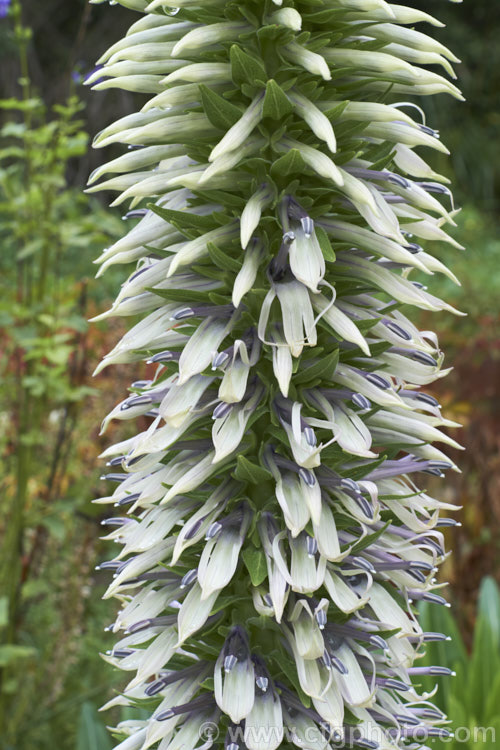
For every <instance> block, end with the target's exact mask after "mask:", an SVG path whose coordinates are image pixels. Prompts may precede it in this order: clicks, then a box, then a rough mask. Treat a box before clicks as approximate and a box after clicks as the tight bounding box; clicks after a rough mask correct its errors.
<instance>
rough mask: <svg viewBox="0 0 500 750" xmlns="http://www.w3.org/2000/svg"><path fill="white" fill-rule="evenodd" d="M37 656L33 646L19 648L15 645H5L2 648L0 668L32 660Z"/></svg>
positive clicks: (0, 648) (0, 651)
mask: <svg viewBox="0 0 500 750" xmlns="http://www.w3.org/2000/svg"><path fill="white" fill-rule="evenodd" d="M36 655H37V650H36V649H35V648H33V647H32V646H18V645H17V644H14V643H4V644H3V645H1V646H0V667H6V666H7V665H8V664H13V663H14V662H16V661H19V659H30V658H33V657H35V656H36Z"/></svg>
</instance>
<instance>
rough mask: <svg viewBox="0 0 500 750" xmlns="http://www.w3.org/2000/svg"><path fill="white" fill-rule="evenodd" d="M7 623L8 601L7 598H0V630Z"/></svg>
mask: <svg viewBox="0 0 500 750" xmlns="http://www.w3.org/2000/svg"><path fill="white" fill-rule="evenodd" d="M8 622H9V599H8V597H7V596H1V597H0V628H3V627H5V625H7V624H8Z"/></svg>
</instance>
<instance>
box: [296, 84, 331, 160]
mask: <svg viewBox="0 0 500 750" xmlns="http://www.w3.org/2000/svg"><path fill="white" fill-rule="evenodd" d="M288 96H289V98H290V100H291V101H292V102H293V103H294V105H295V109H296V111H297V114H298V115H300V117H302V119H303V120H304V121H305V122H307V124H308V125H309V127H310V128H311V130H312V132H313V133H314V135H317V136H318V138H320V139H321V140H322V141H325V143H326V144H327V146H328V148H329V149H330V151H331V152H332V154H334V153H335V152H336V150H337V140H336V138H335V133H334V132H333V128H332V126H331V123H330V120H329V119H328V117H326V115H324V114H323V112H322V111H321V110H320V109H318V107H316V105H315V104H313V102H311V101H310V100H309V99H307V98H306V97H305V96H302V94H299V93H298V92H296V91H291V92H290V93H289V95H288Z"/></svg>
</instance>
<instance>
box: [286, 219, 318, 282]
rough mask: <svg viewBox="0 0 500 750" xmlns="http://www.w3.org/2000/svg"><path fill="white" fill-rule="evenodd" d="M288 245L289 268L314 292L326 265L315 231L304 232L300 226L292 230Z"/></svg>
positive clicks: (298, 279)
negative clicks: (292, 236) (290, 241)
mask: <svg viewBox="0 0 500 750" xmlns="http://www.w3.org/2000/svg"><path fill="white" fill-rule="evenodd" d="M294 235H295V240H294V241H293V242H292V244H291V245H290V251H289V253H290V269H291V271H292V273H293V275H294V276H295V278H296V279H297V281H301V282H302V283H303V284H305V286H307V287H309V289H310V290H311V291H312V292H314V293H316V292H317V291H318V285H319V284H320V282H321V281H322V280H323V277H324V275H325V270H326V265H325V259H324V257H323V253H322V251H321V248H320V246H319V242H318V239H317V237H316V233H315V231H314V230H313V232H312V234H306V232H304V229H303V228H302V227H298V228H297V229H296V230H294Z"/></svg>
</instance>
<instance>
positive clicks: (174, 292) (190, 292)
mask: <svg viewBox="0 0 500 750" xmlns="http://www.w3.org/2000/svg"><path fill="white" fill-rule="evenodd" d="M146 291H147V292H152V293H153V294H156V295H158V297H162V298H163V299H168V300H172V302H183V303H184V304H187V302H188V301H189V302H204V303H206V302H207V301H208V295H207V293H206V292H199V291H197V290H194V289H156V288H155V287H154V286H151V287H147V289H146Z"/></svg>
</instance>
